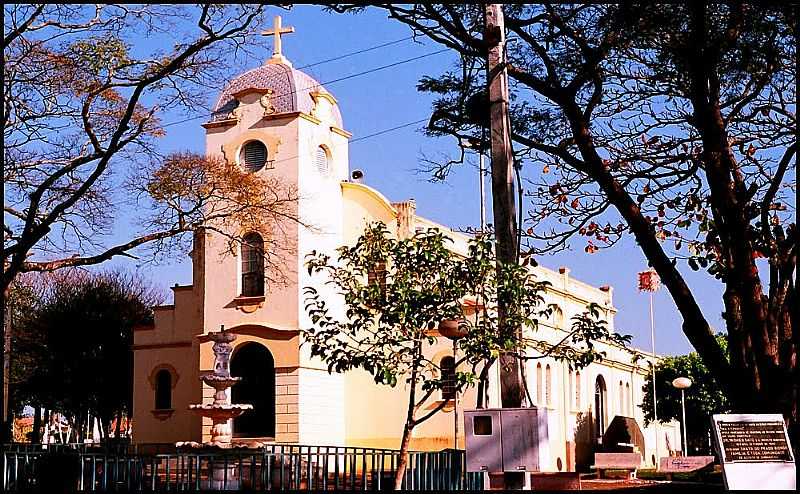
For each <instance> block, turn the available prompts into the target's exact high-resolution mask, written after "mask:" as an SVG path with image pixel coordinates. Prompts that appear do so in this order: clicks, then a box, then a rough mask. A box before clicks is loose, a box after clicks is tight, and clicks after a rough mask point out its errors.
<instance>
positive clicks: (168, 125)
mask: <svg viewBox="0 0 800 494" xmlns="http://www.w3.org/2000/svg"><path fill="white" fill-rule="evenodd" d="M446 51H449V49H448V48H443V49H441V50H437V51H433V52H430V53H425V54H423V55H419V56H416V57H412V58H407V59H405V60H399V61H397V62H393V63H390V64H386V65H382V66H380V67H375V68H372V69H369V70H365V71H363V72H357V73H355V74H350V75H346V76H344V77H340V78H338V79H332V80H330V81H325V82H320V83H318V84H314V85H312V86H309V87H306V88H303V90H309V89H313V88H317V87H322V86H323V85H325V84H335V83H337V82H342V81H346V80H348V79H353V78H355V77H360V76H362V75H366V74H371V73H373V72H378V71H380V70H385V69H389V68H392V67H397V66H398V65H403V64H406V63H410V62H414V61H417V60H421V59H423V58H427V57H431V56H433V55H438V54H440V53H444V52H446ZM296 92H297V90H296V89H295V90H293V91H289V92H287V93H281V94H277V95H272V96H271V97H272V98H275V99H277V98H280V97H283V96H291V95H293V94H295V93H296ZM213 114H214V113H208V114H203V115H197V116H194V117H189V118H185V119H183V120H178V121H175V122H169V123H166V124H164V125H162V127H170V126H172V125H178V124H182V123H186V122H190V121H192V120H197V119H199V118H205V117H210V116H212V115H213Z"/></svg>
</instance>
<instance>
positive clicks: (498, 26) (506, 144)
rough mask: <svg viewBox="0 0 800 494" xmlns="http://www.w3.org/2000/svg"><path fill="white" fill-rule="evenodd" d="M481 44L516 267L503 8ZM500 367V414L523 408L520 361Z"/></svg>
mask: <svg viewBox="0 0 800 494" xmlns="http://www.w3.org/2000/svg"><path fill="white" fill-rule="evenodd" d="M484 14H485V21H486V26H485V32H484V40H485V41H486V43H487V45H488V46H487V48H488V53H487V77H486V82H487V84H488V86H489V118H490V126H489V127H490V132H491V137H490V142H491V157H492V162H491V167H492V168H491V170H492V209H493V215H494V231H495V240H496V250H497V261H498V263H500V262H503V263H516V262H517V231H516V230H517V228H516V225H517V216H516V208H515V204H514V201H515V195H514V194H515V192H514V168H513V167H514V164H513V163H514V159H513V155H512V151H511V132H510V130H511V129H510V128H509V118H508V106H509V105H508V72H507V70H506V55H505V42H506V34H505V21H504V18H503V5H502V4H498V3H491V4H486V7H485V11H484ZM505 313H506V308H505V307H503V306H502V305H501V306H499V307H498V316H499V318H500V331H508V332H509V333H511V332H513V335H514V336H515V337H516V338H519V337H520V336H521V334H520V333H521V331H520V328H508V327H506V326H505V323H504V314H505ZM499 364H500V401H501V405H502V406H503V408H518V407H520V406H521V405H522V379H521V376H520V371H519V361H518V360H517V358H516V357H515V356H514V355H511V354H508V353H503V354H501V355H500V358H499ZM524 475H525V474H524V473H523V472H508V473H505V474H504V475H503V484H504V485H503V487H504V488H505V489H515V490H519V489H522V487H523V485H524V482H525V476H524Z"/></svg>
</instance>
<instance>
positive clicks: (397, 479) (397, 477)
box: [394, 341, 422, 491]
mask: <svg viewBox="0 0 800 494" xmlns="http://www.w3.org/2000/svg"><path fill="white" fill-rule="evenodd" d="M414 345H415V347H416V348H415V349H414V365H413V367H412V368H411V383H410V389H409V391H408V409H407V411H406V423H405V425H404V426H403V439H402V440H401V441H400V458H399V459H398V460H397V471H396V472H395V474H394V490H396V491H399V490H400V489H402V487H403V477H404V476H405V474H406V468H407V467H408V447H409V445H410V444H411V433H412V432H413V430H414V426H415V425H416V424H415V423H414V410H415V408H416V399H417V369H418V367H419V363H420V362H419V360H420V356H421V353H422V344H421V342H419V341H417V342H415V343H414Z"/></svg>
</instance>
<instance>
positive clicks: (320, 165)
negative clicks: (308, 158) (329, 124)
mask: <svg viewBox="0 0 800 494" xmlns="http://www.w3.org/2000/svg"><path fill="white" fill-rule="evenodd" d="M314 162H315V164H316V166H317V171H318V172H319V173H320V175H327V174H328V170H329V169H328V152H327V151H325V148H324V147H322V146H319V147H318V148H317V155H316V157H315V160H314Z"/></svg>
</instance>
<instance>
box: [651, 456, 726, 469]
mask: <svg viewBox="0 0 800 494" xmlns="http://www.w3.org/2000/svg"><path fill="white" fill-rule="evenodd" d="M713 464H714V457H713V456H668V457H666V458H660V459H659V461H658V471H659V472H664V473H688V472H694V471H697V470H700V469H703V468H705V467H707V466H710V465H713Z"/></svg>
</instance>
